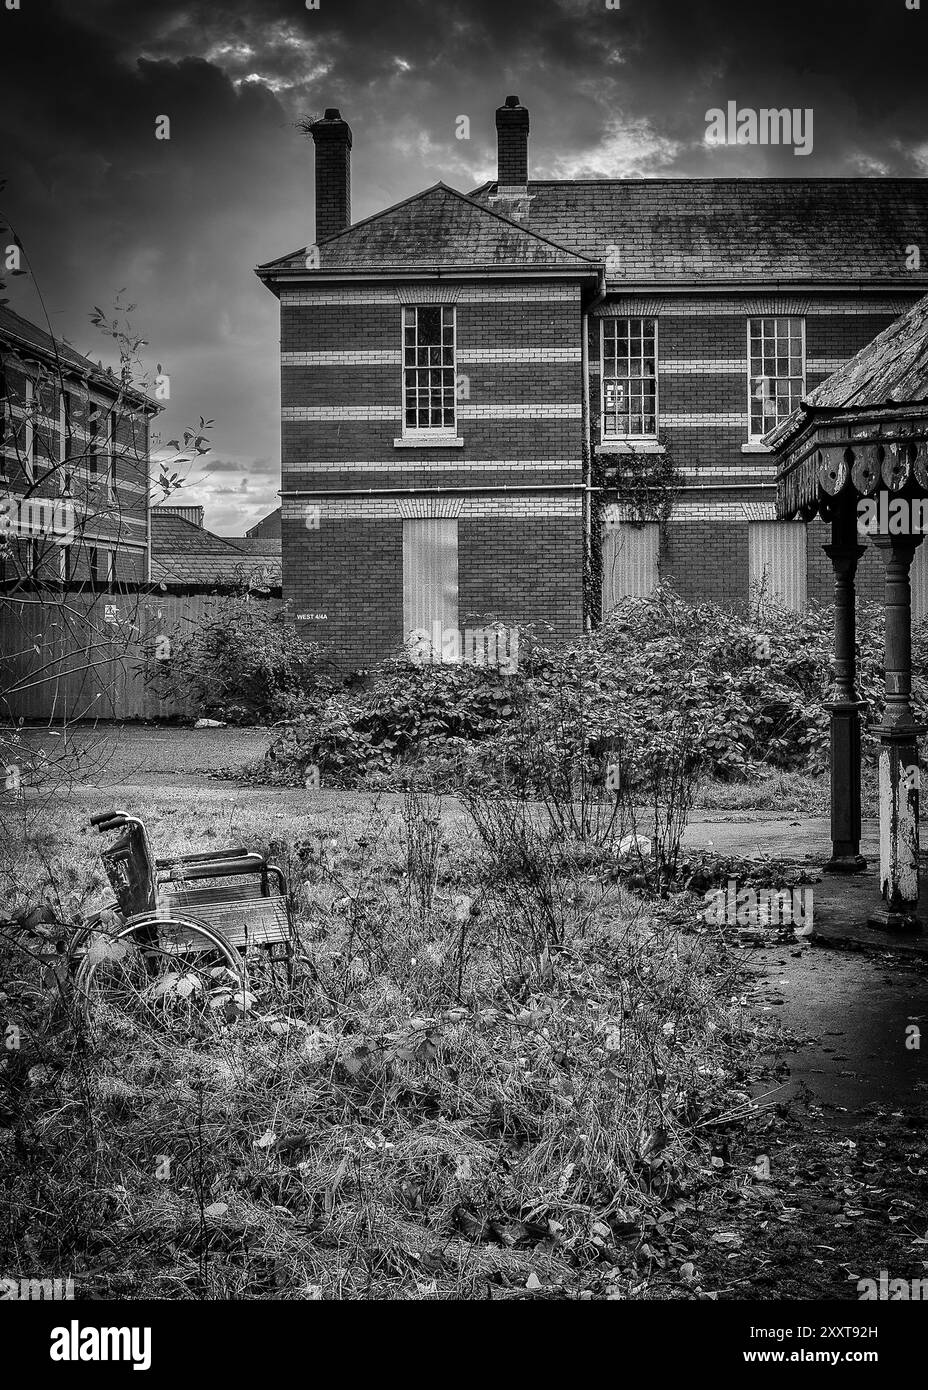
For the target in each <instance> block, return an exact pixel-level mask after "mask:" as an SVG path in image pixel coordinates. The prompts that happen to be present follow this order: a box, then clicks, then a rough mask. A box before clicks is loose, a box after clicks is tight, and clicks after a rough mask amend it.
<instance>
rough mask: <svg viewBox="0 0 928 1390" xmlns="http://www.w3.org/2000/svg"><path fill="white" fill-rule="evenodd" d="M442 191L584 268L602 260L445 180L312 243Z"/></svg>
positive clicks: (327, 242)
mask: <svg viewBox="0 0 928 1390" xmlns="http://www.w3.org/2000/svg"><path fill="white" fill-rule="evenodd" d="M491 186H492V185H491ZM439 191H441V192H442V193H449V194H451V196H452V197H454V198H458V199H460V201H461V202H462V203H465V204H466V205H467V206H468V207H470V208H473V210H474V211H475V212H477V213H479V214H480V215H481V216H482V217H495V218H496V219H497V220H498V221H500V222H502V223H503V225H504V226H507V227H512V228H515V230H516V231H518V232H520V233H522V235H523V236H525V237H528V238H530V239H531V240H533V241H538V242H541V244H542V245H544V246H551V247H553V248H554V249H555V250H556V251H559V252H561V253H562V254H563V255H567V256H572V257H573V258H574V260H576V261H577V262H579V263H581V264H583V265H589V266H598V265H600V264H601V262H600V261H597V260H594V259H593V258H592V257H590V256H585V255H584V254H583V253H582V252H580V251H574V250H573V248H572V247H570V246H566V245H564V244H563V243H562V242H558V241H555V240H554V238H553V237H548V236H545V235H543V234H542V233H541V232H536V231H533V230H532V228H531V227H526V226H524V225H523V224H522V223H521V222H517V221H516V220H515V218H512V217H507V216H506V214H505V213H502V212H499V211H497V209H496V208H490V207H487V206H486V205H485V204H484V203H480V202H478V201H477V200H476V199H475V198H472V197H471V196H470V195H469V194H467V193H462V192H461V191H460V189H458V188H452V187H451V185H450V184H448V183H445V182H444V180H443V179H439V180H438V181H437V182H436V183H433V184H430V185H429V187H428V188H423V189H420V190H419V192H418V193H412V194H410V196H409V197H408V198H401V199H400V200H399V202H396V203H391V204H390V206H389V207H386V208H381V210H380V211H379V212H373V213H371V214H370V216H369V217H362V218H361V220H360V222H352V224H351V226H350V227H344V228H342V230H341V231H340V232H335V233H334V234H333V235H332V236H329V237H326V238H325V239H324V240H323V241H319V242H314V243H312V244H313V245H315V246H318V247H319V248H320V249H321V248H322V247H331V246H333V245H334V244H335V243H336V242H338V241H339V240H340V239H341V238H342V237H347V236H350V235H351V234H352V233H353V232H356V231H357V230H358V228H359V227H367V226H369V225H370V224H371V223H372V222H379V221H380V220H381V219H382V218H384V217H388V216H390V215H391V214H392V213H395V212H398V211H399V209H400V208H404V207H408V206H409V204H410V203H416V202H419V201H421V200H422V199H423V198H427V197H428V196H429V195H430V194H433V193H436V192H439ZM307 249H308V248H307V247H302V248H301V249H300V250H297V251H293V252H291V253H290V255H289V256H279V257H278V258H277V259H276V260H273V261H264V262H262V264H261V265H260V266H258V267H257V269H258V271H261V270H272V269H273V268H274V267H275V266H280V265H281V264H282V263H284V262H287V261H290V260H293V259H294V258H295V257H297V256H300V255H302V254H303V253H304V252H305V251H306V250H307Z"/></svg>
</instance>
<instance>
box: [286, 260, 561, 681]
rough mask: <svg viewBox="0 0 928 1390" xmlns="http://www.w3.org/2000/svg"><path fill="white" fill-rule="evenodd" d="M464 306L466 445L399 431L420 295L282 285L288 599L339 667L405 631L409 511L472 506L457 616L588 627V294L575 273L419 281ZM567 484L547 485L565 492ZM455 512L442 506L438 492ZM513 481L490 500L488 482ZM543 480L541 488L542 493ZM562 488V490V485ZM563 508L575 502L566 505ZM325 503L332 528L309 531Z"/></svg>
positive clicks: (463, 530)
mask: <svg viewBox="0 0 928 1390" xmlns="http://www.w3.org/2000/svg"><path fill="white" fill-rule="evenodd" d="M436 292H437V293H438V295H439V296H440V297H443V298H444V301H445V302H448V301H449V299H450V300H451V301H453V302H455V303H456V331H457V343H456V346H457V360H456V371H457V376H458V383H459V392H458V401H457V415H458V425H457V434H458V436H459V437H460V440H461V441H462V444H461V446H460V447H455V448H449V447H435V446H432V447H421V446H418V445H417V446H416V447H413V448H410V447H405V446H404V445H403V444H397V442H396V441H398V440H402V436H403V421H402V413H401V409H402V355H401V349H402V308H403V304H404V303H410V302H415V297H416V296H415V293H413V295H412V296H410V293H409V290H408V287H407V288H405V289H404V290H403V291H400V292H398V291H396V290H395V289H393V287H391V286H373V287H371V288H370V289H368V290H366V291H365V290H362V289H360V288H352V289H351V290H348V289H347V288H346V289H345V290H341V291H339V290H334V291H333V290H332V289H331V287H322V286H320V288H319V290H318V291H315V292H314V291H313V290H312V289H308V290H305V291H300V292H299V293H297V294H294V293H293V292H290V293H285V294H284V296H283V298H282V303H281V350H282V354H283V356H282V363H281V406H282V424H281V442H282V466H281V474H282V493H283V497H284V504H283V517H284V520H283V568H284V592H285V596H286V597H287V598H288V599H289V600H290V602H291V605H292V608H293V611H294V612H296V614H297V615H298V618H299V614H301V613H309V612H325V613H326V614H327V617H326V618H325V619H324V620H322V619H308V618H304V619H299V621H300V628H301V631H303V632H304V633H306V634H307V635H309V636H312V637H313V638H316V639H318V640H324V641H325V642H326V643H327V645H328V647H329V649H330V650H331V651H332V652H333V653H337V655H338V659H339V662H340V664H341V665H343V666H345V667H347V668H352V667H357V666H365V667H366V666H370V665H372V664H373V663H374V662H375V661H377V660H379V659H381V658H382V657H383V656H386V655H390V654H393V653H395V652H396V651H397V650H398V649H399V647H400V644H401V643H402V640H403V550H402V534H403V529H402V515H401V513H400V510H399V508H398V503H397V502H396V501H395V500H393V499H390V498H389V497H387V498H384V497H383V495H382V491H378V490H388V491H389V490H391V489H393V490H402V491H403V493H404V495H405V496H407V497H409V498H417V499H418V509H417V510H416V511H415V513H412V512H410V513H409V514H410V515H411V514H415V515H418V516H429V515H458V514H459V512H460V508H461V505H462V503H463V506H464V511H463V512H460V520H459V526H458V592H459V622H460V624H461V625H464V624H465V623H467V622H469V621H470V620H471V619H472V618H474V617H475V616H477V615H479V616H480V617H481V618H482V619H495V620H499V621H504V622H506V623H507V624H508V625H511V626H520V625H524V624H525V623H527V622H545V623H550V624H551V626H552V627H553V628H554V629H555V630H556V632H557V633H558V634H559V635H562V636H568V635H574V634H575V633H577V632H579V631H580V630H581V628H582V575H583V536H582V520H581V505H580V501H579V497H578V495H577V494H576V492H572V490H571V485H573V487H574V488H575V487H576V485H577V484H578V483H580V482H581V480H582V468H581V460H582V441H581V432H582V423H581V409H580V400H581V374H580V355H581V353H580V330H581V315H580V297H579V289H578V288H577V287H576V286H574V287H570V286H569V285H566V284H564V283H563V282H551V283H550V284H546V283H545V282H541V283H539V282H532V283H531V284H523V283H521V282H518V281H513V282H509V283H507V284H495V285H492V286H482V285H464V284H461V285H448V284H445V283H443V284H442V285H441V287H440V289H439V290H438V291H436V287H434V286H428V285H426V286H423V290H422V302H426V303H427V302H430V300H431V298H432V297H433V296H434V295H435V294H436ZM552 487H553V488H554V489H555V491H554V492H550V491H549V490H550V489H551V488H552ZM439 488H440V489H445V490H447V489H452V490H454V489H457V490H458V491H457V492H454V491H452V492H451V493H448V492H447V491H446V492H445V493H443V494H442V496H444V497H445V498H451V499H452V500H453V502H454V507H453V509H452V511H451V512H450V513H449V512H447V511H446V510H443V506H444V504H443V502H442V501H441V498H440V497H439V496H437V495H436V494H435V489H439ZM494 488H496V489H506V491H504V492H503V491H501V492H499V493H497V494H495V495H494V494H493V492H492V489H494ZM541 489H544V491H542V490H541ZM557 489H561V491H557ZM565 502H566V503H569V505H568V506H567V510H566V512H565ZM306 505H310V506H316V505H318V506H319V507H320V522H319V529H318V531H316V530H307V529H306V526H305V524H302V523H301V516H302V514H303V509H304V507H305V506H306Z"/></svg>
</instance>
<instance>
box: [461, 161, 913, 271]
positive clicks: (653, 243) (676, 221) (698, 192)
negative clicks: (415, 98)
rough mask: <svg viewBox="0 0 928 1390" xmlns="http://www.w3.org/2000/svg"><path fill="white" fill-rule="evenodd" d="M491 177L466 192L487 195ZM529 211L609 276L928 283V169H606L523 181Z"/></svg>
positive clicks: (544, 231)
mask: <svg viewBox="0 0 928 1390" xmlns="http://www.w3.org/2000/svg"><path fill="white" fill-rule="evenodd" d="M495 191H496V184H495V183H490V184H485V185H483V187H481V188H479V189H477V190H475V191H474V192H473V193H472V194H471V197H472V198H474V199H475V200H476V201H478V202H485V201H486V200H487V198H489V197H490V196H491V195H492V194H493V193H494V192H495ZM528 192H529V194H530V195H531V203H530V204H529V213H528V216H527V218H526V223H525V225H527V226H528V227H530V228H531V230H532V231H534V232H537V233H538V234H539V235H540V236H544V237H549V238H551V239H552V240H553V241H556V242H558V243H560V244H562V245H564V246H569V247H572V248H573V250H575V251H577V252H579V253H581V254H582V255H584V256H590V257H593V258H594V259H597V260H605V259H606V258H607V257H608V258H609V261H608V266H607V279H608V281H609V283H610V285H612V284H617V285H618V284H621V283H623V282H627V283H634V284H641V283H645V284H670V283H677V282H679V281H680V280H686V281H702V282H711V283H718V284H724V283H726V282H727V283H741V282H750V281H764V282H767V283H769V282H771V281H779V282H784V283H788V282H794V283H795V282H832V283H834V282H836V281H839V280H840V281H842V282H845V283H847V284H848V286H851V285H852V284H853V283H854V282H856V281H866V282H868V283H874V282H876V283H880V282H884V283H897V284H898V283H903V282H904V283H905V284H907V285H909V286H911V285H912V284H915V285H916V286H918V285H922V284H928V273H926V271H928V265H926V271H923V272H921V274H915V273H913V272H912V271H909V270H906V268H905V263H904V248H905V247H906V246H910V245H913V244H920V245H921V246H922V247H924V246H925V243H926V238H928V179H882V178H880V179H608V180H600V181H590V182H580V181H570V182H559V183H554V182H537V183H529V185H528Z"/></svg>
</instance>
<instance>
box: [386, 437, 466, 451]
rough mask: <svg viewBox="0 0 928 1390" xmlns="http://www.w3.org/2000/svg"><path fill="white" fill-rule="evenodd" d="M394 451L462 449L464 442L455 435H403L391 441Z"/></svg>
mask: <svg viewBox="0 0 928 1390" xmlns="http://www.w3.org/2000/svg"><path fill="white" fill-rule="evenodd" d="M393 447H394V449H463V448H464V440H463V439H461V437H460V436H459V435H456V434H433V435H431V436H429V435H424V434H404V435H402V436H401V437H400V438H399V439H394V441H393Z"/></svg>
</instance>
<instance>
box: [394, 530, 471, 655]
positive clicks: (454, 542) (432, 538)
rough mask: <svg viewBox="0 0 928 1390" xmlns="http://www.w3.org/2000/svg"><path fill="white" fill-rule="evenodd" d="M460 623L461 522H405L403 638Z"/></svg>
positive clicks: (451, 626) (407, 638)
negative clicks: (459, 523)
mask: <svg viewBox="0 0 928 1390" xmlns="http://www.w3.org/2000/svg"><path fill="white" fill-rule="evenodd" d="M436 623H439V624H440V625H441V630H442V631H447V630H448V629H456V628H457V625H458V523H457V522H456V521H404V522H403V640H404V642H408V641H409V637H410V633H413V632H420V633H421V632H425V633H428V634H429V637H431V635H432V633H433V631H434V630H435V624H436Z"/></svg>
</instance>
